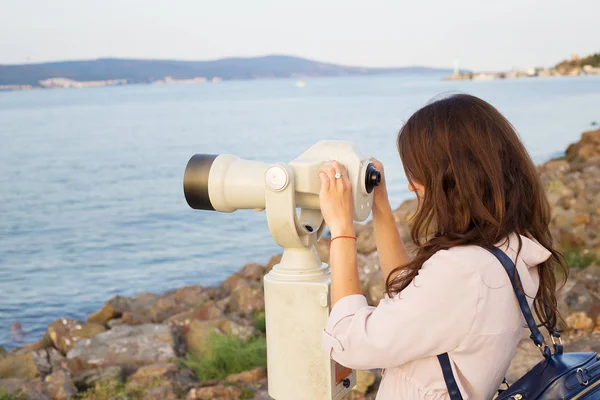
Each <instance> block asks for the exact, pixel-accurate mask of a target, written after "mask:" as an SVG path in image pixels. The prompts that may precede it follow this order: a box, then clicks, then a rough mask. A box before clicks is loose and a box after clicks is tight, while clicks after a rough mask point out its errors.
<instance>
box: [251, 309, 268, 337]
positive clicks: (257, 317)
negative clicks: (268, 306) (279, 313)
mask: <svg viewBox="0 0 600 400" xmlns="http://www.w3.org/2000/svg"><path fill="white" fill-rule="evenodd" d="M252 320H253V321H254V326H255V327H256V329H258V330H259V331H261V332H262V333H266V332H267V323H266V322H267V321H266V319H265V312H264V311H262V312H259V313H256V314H254V317H252Z"/></svg>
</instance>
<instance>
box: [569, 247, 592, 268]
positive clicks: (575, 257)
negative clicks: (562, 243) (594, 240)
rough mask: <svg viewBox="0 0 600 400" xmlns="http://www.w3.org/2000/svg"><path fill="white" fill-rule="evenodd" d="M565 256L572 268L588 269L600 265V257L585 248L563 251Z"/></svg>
mask: <svg viewBox="0 0 600 400" xmlns="http://www.w3.org/2000/svg"><path fill="white" fill-rule="evenodd" d="M563 256H564V257H565V261H566V262H567V264H568V266H569V267H570V268H586V267H589V266H590V265H598V261H599V260H598V257H596V254H595V253H593V252H590V251H588V250H586V249H584V248H583V247H576V248H568V249H564V250H563Z"/></svg>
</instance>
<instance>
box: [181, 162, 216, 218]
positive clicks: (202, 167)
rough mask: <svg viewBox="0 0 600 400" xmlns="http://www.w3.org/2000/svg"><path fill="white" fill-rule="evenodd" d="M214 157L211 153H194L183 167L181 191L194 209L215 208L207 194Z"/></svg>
mask: <svg viewBox="0 0 600 400" xmlns="http://www.w3.org/2000/svg"><path fill="white" fill-rule="evenodd" d="M215 158H217V156H215V155H212V154H195V155H194V156H193V157H192V158H190V161H188V164H187V167H185V173H184V175H183V193H184V194H185V199H186V200H187V203H188V204H189V206H190V207H192V208H195V209H196V210H210V211H214V210H215V208H214V207H213V205H212V204H211V202H210V196H209V194H208V176H209V175H210V167H211V166H212V164H213V161H214V160H215Z"/></svg>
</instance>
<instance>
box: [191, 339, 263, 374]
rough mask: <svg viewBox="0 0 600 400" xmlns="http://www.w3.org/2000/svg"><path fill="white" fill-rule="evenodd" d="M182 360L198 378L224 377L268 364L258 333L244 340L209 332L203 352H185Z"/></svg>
mask: <svg viewBox="0 0 600 400" xmlns="http://www.w3.org/2000/svg"><path fill="white" fill-rule="evenodd" d="M182 362H183V364H184V365H185V366H186V367H187V368H189V369H191V370H192V371H194V373H195V374H196V376H197V377H198V380H199V381H206V380H209V379H223V378H226V377H227V376H229V375H231V374H237V373H240V372H243V371H247V370H250V369H252V368H256V367H266V366H267V342H266V339H265V338H264V337H258V338H255V339H252V340H250V341H248V342H243V341H242V340H241V339H239V338H237V337H235V336H220V335H217V334H212V335H211V336H210V338H209V340H208V348H207V349H206V350H205V351H204V352H203V354H193V353H188V355H187V356H186V358H185V359H184V360H182Z"/></svg>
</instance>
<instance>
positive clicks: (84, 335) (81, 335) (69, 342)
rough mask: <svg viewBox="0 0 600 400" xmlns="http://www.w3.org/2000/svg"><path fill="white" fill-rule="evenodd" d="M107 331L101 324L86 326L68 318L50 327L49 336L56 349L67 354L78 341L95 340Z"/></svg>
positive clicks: (61, 319) (58, 320) (51, 324)
mask: <svg viewBox="0 0 600 400" xmlns="http://www.w3.org/2000/svg"><path fill="white" fill-rule="evenodd" d="M105 330H106V328H104V326H102V325H100V324H92V323H89V324H86V323H83V322H82V321H77V320H73V319H66V318H60V319H57V320H56V321H54V322H52V323H50V325H48V335H49V336H50V339H51V340H52V343H54V347H55V348H57V349H58V350H59V351H60V352H61V353H62V354H67V353H68V352H69V350H71V349H72V348H73V346H75V344H76V343H77V342H78V341H80V340H82V339H89V338H93V337H94V336H96V335H97V334H99V333H101V332H104V331H105Z"/></svg>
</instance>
